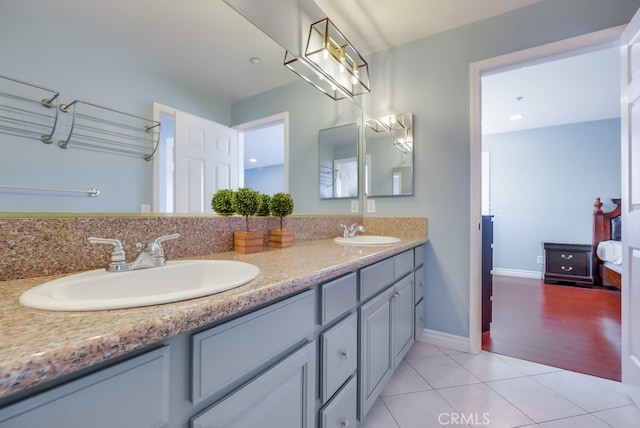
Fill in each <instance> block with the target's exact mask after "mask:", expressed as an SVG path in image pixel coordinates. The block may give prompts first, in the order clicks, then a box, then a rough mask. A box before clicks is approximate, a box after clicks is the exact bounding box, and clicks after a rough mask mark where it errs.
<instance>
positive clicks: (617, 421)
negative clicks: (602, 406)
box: [593, 405, 640, 428]
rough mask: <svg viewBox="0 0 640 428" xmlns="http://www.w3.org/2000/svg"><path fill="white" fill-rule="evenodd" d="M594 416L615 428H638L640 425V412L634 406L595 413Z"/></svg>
mask: <svg viewBox="0 0 640 428" xmlns="http://www.w3.org/2000/svg"><path fill="white" fill-rule="evenodd" d="M593 416H595V417H597V418H598V419H601V420H603V421H604V422H606V423H608V424H609V425H610V426H612V427H614V428H637V427H638V426H639V425H640V410H638V408H637V407H636V406H633V405H631V406H624V407H618V408H617V409H609V410H603V411H601V412H595V413H593Z"/></svg>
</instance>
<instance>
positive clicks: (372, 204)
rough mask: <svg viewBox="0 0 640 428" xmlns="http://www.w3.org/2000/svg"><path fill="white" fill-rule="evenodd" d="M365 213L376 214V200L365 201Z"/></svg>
mask: <svg viewBox="0 0 640 428" xmlns="http://www.w3.org/2000/svg"><path fill="white" fill-rule="evenodd" d="M367 212H368V213H374V212H376V200H375V199H367Z"/></svg>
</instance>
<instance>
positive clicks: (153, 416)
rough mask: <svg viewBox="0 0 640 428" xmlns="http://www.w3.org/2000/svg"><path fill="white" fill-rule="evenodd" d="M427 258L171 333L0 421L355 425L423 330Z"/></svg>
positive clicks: (393, 263)
mask: <svg viewBox="0 0 640 428" xmlns="http://www.w3.org/2000/svg"><path fill="white" fill-rule="evenodd" d="M422 257H423V256H422V247H421V246H420V247H418V248H416V249H413V250H409V251H405V252H403V253H400V254H397V255H395V256H393V257H390V258H387V259H384V260H381V261H379V262H376V263H374V264H373V265H370V266H366V267H363V268H361V269H359V270H355V271H353V272H350V273H347V274H345V275H343V276H341V277H339V278H336V279H333V280H331V281H328V282H326V283H324V284H319V285H318V286H314V287H311V288H310V289H307V290H305V291H302V292H300V293H298V294H295V295H292V296H289V297H287V298H283V299H281V300H279V301H276V302H274V303H271V304H269V305H265V306H263V307H261V308H259V309H256V310H253V311H250V312H248V313H245V314H241V315H239V316H236V317H232V318H229V319H227V320H223V321H222V322H219V323H216V324H215V325H211V326H208V327H205V328H201V329H198V330H196V331H191V332H184V333H182V334H180V335H177V336H175V337H171V338H168V339H166V340H164V341H163V342H162V343H158V344H157V347H155V348H154V349H151V350H148V351H146V352H138V353H135V354H131V356H130V358H128V359H126V360H125V359H124V358H125V357H122V358H119V359H118V360H117V361H114V362H113V363H112V364H111V365H109V366H106V367H105V368H100V369H97V370H95V371H94V372H92V373H88V374H87V372H85V373H82V375H81V376H80V377H77V378H75V379H74V380H70V381H67V382H66V383H59V384H58V385H56V386H54V387H52V388H51V389H49V390H47V391H44V392H40V393H36V394H33V395H31V396H29V397H26V398H24V399H22V400H21V401H17V402H14V403H12V404H9V405H7V406H5V407H2V408H0V428H16V427H20V428H23V427H40V426H56V427H58V426H60V427H62V426H64V427H65V428H69V427H70V428H74V427H77V428H84V427H86V426H91V427H98V428H102V427H104V428H112V427H123V428H128V427H135V428H152V427H153V428H160V427H172V428H174V427H175V428H187V427H190V428H201V427H219V426H220V427H221V426H225V427H238V428H249V427H278V428H287V427H292V428H300V427H303V428H307V427H308V428H315V427H318V428H343V427H347V426H352V427H355V426H357V425H358V421H361V420H363V419H364V417H365V415H366V414H367V412H368V411H369V409H370V408H371V406H372V405H373V403H374V401H375V400H376V399H377V397H378V396H379V394H380V392H381V391H382V388H383V387H384V385H385V383H386V382H387V380H388V379H389V378H390V377H391V375H392V374H393V371H394V370H395V369H396V368H397V366H398V364H399V363H400V361H401V360H402V358H404V356H405V354H406V353H407V351H408V350H409V348H410V347H411V344H412V343H413V340H414V335H415V330H416V328H420V329H422V328H423V327H422V321H421V320H420V321H419V316H422V304H423V298H422V295H423V291H422V288H424V287H422V286H418V285H417V284H418V283H419V282H420V283H422V282H423V280H422V277H423V276H424V275H423V271H422V268H421V267H420V266H421V265H422ZM416 268H418V269H417V270H416ZM418 325H419V326H420V327H418ZM169 350H171V352H169ZM170 354H171V359H169V355H170Z"/></svg>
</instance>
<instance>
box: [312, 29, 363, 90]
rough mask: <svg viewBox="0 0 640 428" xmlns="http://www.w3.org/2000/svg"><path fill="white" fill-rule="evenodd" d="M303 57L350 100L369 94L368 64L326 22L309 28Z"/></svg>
mask: <svg viewBox="0 0 640 428" xmlns="http://www.w3.org/2000/svg"><path fill="white" fill-rule="evenodd" d="M304 55H305V59H307V60H308V61H309V63H311V64H313V65H314V66H315V67H316V68H317V69H319V70H322V72H323V73H324V74H325V78H326V79H329V80H331V81H332V82H333V83H334V84H335V85H336V86H338V87H339V88H341V89H342V90H343V91H344V92H346V93H347V94H349V95H350V96H354V95H360V94H364V93H367V92H371V87H370V83H369V64H367V62H366V61H365V60H364V58H362V55H360V53H359V52H358V51H357V50H356V48H354V47H353V45H351V43H349V41H348V40H347V39H346V37H344V35H343V34H342V33H341V32H340V30H338V29H337V28H336V26H335V25H333V23H332V22H331V21H330V20H329V18H325V19H323V20H320V21H318V22H316V23H314V24H312V25H311V29H310V30H309V39H308V40H307V47H306V49H305V53H304Z"/></svg>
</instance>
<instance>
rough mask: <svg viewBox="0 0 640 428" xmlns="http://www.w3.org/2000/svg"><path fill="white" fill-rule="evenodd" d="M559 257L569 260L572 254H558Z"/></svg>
mask: <svg viewBox="0 0 640 428" xmlns="http://www.w3.org/2000/svg"><path fill="white" fill-rule="evenodd" d="M560 257H562V258H563V259H565V260H571V259H572V258H573V254H569V255H568V256H567V255H566V254H560Z"/></svg>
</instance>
